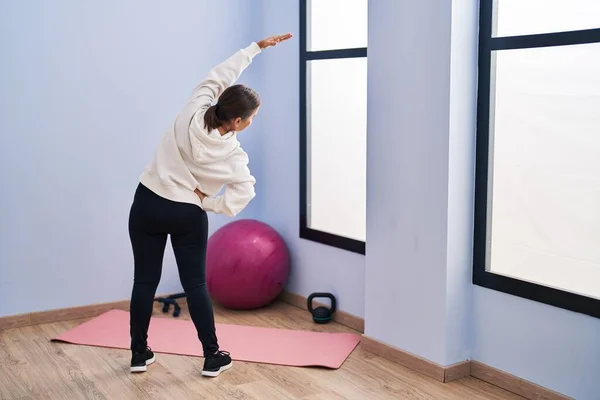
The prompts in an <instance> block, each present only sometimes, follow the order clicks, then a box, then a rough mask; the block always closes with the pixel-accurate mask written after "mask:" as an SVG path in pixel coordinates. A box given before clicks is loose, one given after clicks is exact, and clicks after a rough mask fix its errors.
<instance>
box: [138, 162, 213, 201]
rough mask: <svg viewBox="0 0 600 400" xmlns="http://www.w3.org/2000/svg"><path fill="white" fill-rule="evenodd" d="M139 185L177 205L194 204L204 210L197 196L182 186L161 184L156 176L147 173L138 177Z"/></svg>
mask: <svg viewBox="0 0 600 400" xmlns="http://www.w3.org/2000/svg"><path fill="white" fill-rule="evenodd" d="M140 183H141V184H142V185H144V186H146V187H147V188H148V189H150V190H151V191H153V192H154V193H155V194H157V195H158V196H160V197H163V198H165V199H167V200H171V201H174V202H177V203H187V204H194V205H196V206H198V207H200V208H202V209H203V210H204V207H202V203H201V201H200V198H199V197H198V195H197V194H196V193H194V192H192V191H190V190H189V189H187V188H184V187H182V186H171V185H165V184H163V183H162V182H161V181H160V180H159V179H158V178H157V177H156V176H154V175H152V174H151V173H149V172H148V171H146V172H144V173H143V174H142V176H141V177H140Z"/></svg>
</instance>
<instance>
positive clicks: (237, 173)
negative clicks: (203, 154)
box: [202, 153, 256, 217]
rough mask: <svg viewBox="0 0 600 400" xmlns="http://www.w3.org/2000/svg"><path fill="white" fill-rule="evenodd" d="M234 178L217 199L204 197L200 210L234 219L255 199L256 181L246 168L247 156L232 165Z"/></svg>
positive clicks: (244, 155)
mask: <svg viewBox="0 0 600 400" xmlns="http://www.w3.org/2000/svg"><path fill="white" fill-rule="evenodd" d="M233 171H234V178H233V179H232V180H231V181H230V182H228V183H227V184H226V185H225V191H224V193H223V194H222V195H220V196H217V197H208V196H207V197H205V198H204V200H202V208H203V209H204V210H205V211H212V212H214V213H217V214H225V215H227V216H228V217H235V216H236V215H237V214H239V213H240V212H241V211H242V210H243V209H244V208H245V207H246V206H247V205H248V203H250V201H251V200H252V199H253V198H254V197H255V195H256V193H255V191H254V184H255V183H256V179H255V178H254V177H253V176H252V175H251V174H250V169H249V168H248V155H247V154H246V153H243V157H240V158H238V160H236V161H234V163H233Z"/></svg>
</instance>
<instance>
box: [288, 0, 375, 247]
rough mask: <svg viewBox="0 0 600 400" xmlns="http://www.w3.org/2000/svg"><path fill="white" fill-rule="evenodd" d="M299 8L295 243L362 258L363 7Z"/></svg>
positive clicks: (339, 3)
mask: <svg viewBox="0 0 600 400" xmlns="http://www.w3.org/2000/svg"><path fill="white" fill-rule="evenodd" d="M301 6H302V7H306V8H305V11H306V14H305V17H303V18H305V21H304V25H305V26H304V35H305V47H304V49H303V51H301V60H300V62H301V67H300V68H301V75H303V76H302V77H301V79H303V80H302V88H301V90H303V91H304V92H303V97H302V104H301V119H302V122H303V123H304V124H303V129H302V132H301V139H302V140H303V141H305V143H306V145H305V150H303V153H302V154H301V160H302V162H303V165H304V163H305V166H304V167H303V171H302V172H301V173H303V174H304V175H303V178H302V181H301V185H303V189H302V190H301V194H302V198H301V211H300V213H301V236H302V237H304V238H307V239H310V240H314V241H317V242H320V243H324V244H329V245H332V246H336V247H339V248H344V249H347V250H350V251H355V252H359V253H362V254H364V248H365V244H364V243H365V242H366V211H367V210H366V199H367V193H366V188H367V36H368V32H367V23H368V14H367V12H368V1H367V0H326V1H321V0H308V1H306V2H301ZM303 148H304V147H303Z"/></svg>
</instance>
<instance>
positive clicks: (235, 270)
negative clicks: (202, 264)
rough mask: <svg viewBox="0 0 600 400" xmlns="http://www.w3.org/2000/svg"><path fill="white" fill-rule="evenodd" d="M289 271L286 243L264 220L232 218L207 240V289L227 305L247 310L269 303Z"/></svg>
mask: <svg viewBox="0 0 600 400" xmlns="http://www.w3.org/2000/svg"><path fill="white" fill-rule="evenodd" d="M289 270H290V256H289V252H288V249H287V246H286V244H285V242H284V241H283V239H282V238H281V236H280V235H279V234H278V233H277V231H275V230H274V229H273V228H271V227H270V226H269V225H267V224H265V223H263V222H260V221H257V220H253V219H243V220H239V221H234V222H231V223H229V224H227V225H225V226H223V227H222V228H220V229H219V230H217V231H216V232H215V233H214V234H213V235H212V236H211V237H210V238H209V240H208V247H207V254H206V284H207V286H208V292H209V293H210V296H211V297H212V298H213V299H214V300H215V301H217V302H218V303H220V304H221V305H222V306H224V307H226V308H231V309H237V310H250V309H254V308H259V307H263V306H265V305H267V304H269V303H271V302H272V301H273V300H275V298H276V297H277V296H278V295H279V294H280V293H281V292H282V290H283V288H284V286H285V283H286V281H287V278H288V274H289Z"/></svg>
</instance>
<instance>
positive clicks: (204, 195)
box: [194, 189, 206, 201]
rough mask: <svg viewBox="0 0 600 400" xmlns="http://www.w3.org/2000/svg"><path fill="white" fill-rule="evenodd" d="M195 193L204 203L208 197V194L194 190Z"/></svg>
mask: <svg viewBox="0 0 600 400" xmlns="http://www.w3.org/2000/svg"><path fill="white" fill-rule="evenodd" d="M194 193H196V194H197V195H198V197H200V201H204V198H205V197H206V194H204V193H202V192H201V191H200V190H198V189H196V190H194Z"/></svg>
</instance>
